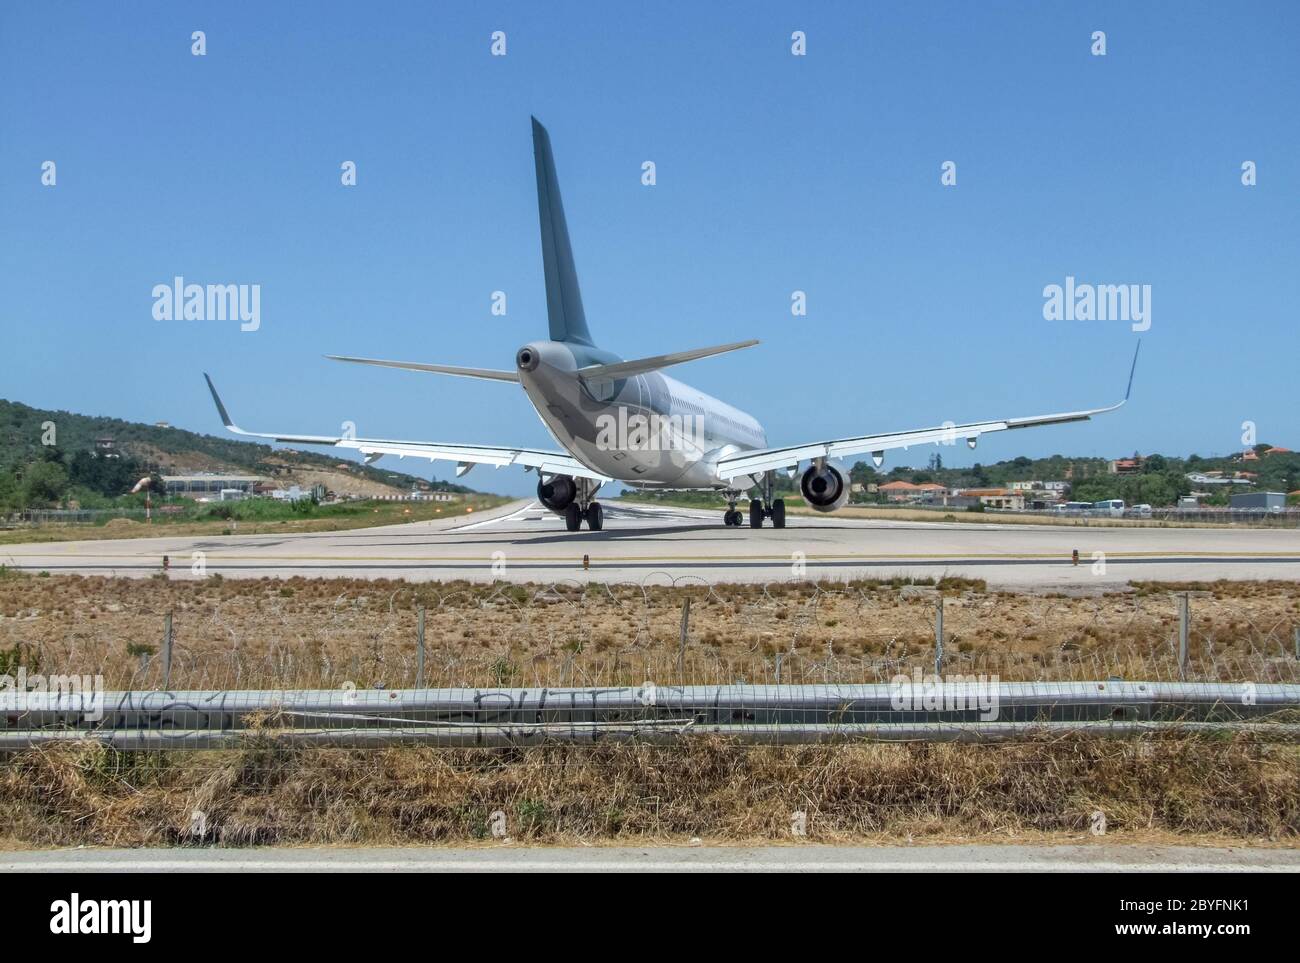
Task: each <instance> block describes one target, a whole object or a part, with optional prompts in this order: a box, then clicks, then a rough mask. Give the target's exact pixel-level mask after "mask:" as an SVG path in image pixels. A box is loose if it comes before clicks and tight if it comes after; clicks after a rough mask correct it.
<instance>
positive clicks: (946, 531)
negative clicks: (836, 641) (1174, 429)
mask: <svg viewBox="0 0 1300 963" xmlns="http://www.w3.org/2000/svg"><path fill="white" fill-rule="evenodd" d="M605 504H606V527H605V530H604V531H601V532H588V531H586V530H583V531H581V532H576V533H570V532H566V531H565V530H564V526H563V524H562V523H561V522H560V520H559V519H558V518H556V517H555V516H554V515H551V514H550V513H549V512H546V511H544V510H542V509H541V507H540V506H538V505H537V504H536V503H534V502H527V501H520V502H515V503H513V504H511V505H508V506H503V507H502V508H499V509H496V510H494V511H492V512H486V513H483V514H481V515H475V516H474V520H473V521H466V520H465V519H464V517H463V516H462V517H461V518H459V519H456V520H450V519H446V520H440V521H436V522H417V523H413V524H409V525H395V526H388V527H384V528H374V529H358V530H353V531H347V532H324V533H315V534H300V535H231V536H226V537H213V536H186V537H179V538H178V537H170V538H153V539H121V540H112V541H108V540H105V541H85V542H55V543H48V544H33V545H12V546H0V564H6V565H10V566H14V567H20V568H23V569H27V570H31V571H41V570H44V571H49V572H78V573H82V574H100V575H110V574H115V575H131V576H147V575H151V574H153V573H154V572H157V571H158V570H159V568H160V566H161V561H162V557H163V555H167V556H169V557H170V559H171V564H172V572H173V575H174V577H177V578H186V577H190V565H191V559H192V558H193V553H195V552H202V553H204V558H205V561H206V566H207V572H208V573H213V572H220V573H221V574H222V575H224V576H226V577H240V576H246V577H247V576H263V575H276V576H291V575H303V576H347V577H360V578H381V577H388V578H406V579H413V580H421V581H428V580H447V579H472V580H476V581H490V580H492V579H494V578H504V579H509V580H513V581H520V582H525V581H533V582H553V581H560V580H567V579H573V580H583V581H585V580H588V579H594V580H599V581H611V582H642V581H656V582H666V581H670V580H672V579H674V578H683V577H685V578H688V579H691V580H695V581H701V580H702V581H708V582H742V581H743V582H755V581H757V582H770V581H785V580H788V579H791V578H797V577H809V578H860V577H876V578H883V577H892V576H896V575H903V576H907V575H916V576H942V575H945V574H950V575H964V576H969V577H973V578H983V579H986V580H987V581H988V582H989V583H990V584H991V585H993V586H996V587H1006V588H1019V589H1028V588H1037V589H1066V588H1083V589H1090V588H1091V589H1096V588H1102V587H1112V586H1116V585H1122V584H1124V583H1126V582H1128V581H1130V580H1132V579H1164V580H1203V579H1216V578H1234V579H1270V578H1271V579H1300V530H1296V529H1265V530H1259V529H1244V528H1242V529H1229V528H1166V529H1162V528H1136V527H1133V528H1129V527H1122V528H1121V527H1116V528H1102V527H1093V528H1085V527H1077V526H1062V527H1056V526H1038V525H1009V524H971V523H952V522H949V523H944V522H911V521H891V520H865V519H850V518H841V517H836V516H834V515H830V516H825V517H804V516H799V517H794V516H792V517H791V518H790V520H789V527H787V528H786V529H784V530H781V531H777V530H775V529H772V528H770V527H768V528H763V529H760V530H754V529H750V528H749V527H748V526H745V527H743V528H727V527H724V526H723V525H722V524H721V523H720V520H721V512H719V511H695V510H688V509H672V508H662V507H658V506H641V505H630V504H628V505H619V504H617V503H605ZM1075 549H1077V550H1078V551H1079V555H1080V564H1079V565H1077V566H1075V565H1073V564H1072V562H1071V553H1072V551H1074V550H1075ZM1094 553H1103V555H1104V558H1103V556H1102V555H1099V556H1097V557H1096V561H1104V565H1098V564H1094ZM584 555H585V556H587V558H588V560H589V566H590V567H589V569H588V570H585V571H584V569H583V556H584Z"/></svg>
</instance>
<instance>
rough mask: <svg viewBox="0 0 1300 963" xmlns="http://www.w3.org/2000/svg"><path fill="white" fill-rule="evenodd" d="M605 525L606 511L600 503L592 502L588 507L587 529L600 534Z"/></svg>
mask: <svg viewBox="0 0 1300 963" xmlns="http://www.w3.org/2000/svg"><path fill="white" fill-rule="evenodd" d="M604 525H605V511H604V509H602V508H601V507H600V502H592V503H591V504H590V505H588V506H587V527H588V528H589V529H591V530H592V531H593V532H598V531H600V530H601V528H603V527H604Z"/></svg>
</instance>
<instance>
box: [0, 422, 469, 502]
mask: <svg viewBox="0 0 1300 963" xmlns="http://www.w3.org/2000/svg"><path fill="white" fill-rule="evenodd" d="M49 426H52V431H51V430H50V428H49ZM101 439H111V440H112V450H113V452H114V453H115V454H117V455H118V458H115V459H104V458H95V457H93V453H94V452H95V451H96V446H97V441H98V440H101ZM46 440H53V442H54V444H53V445H48V444H44V443H43V442H44V441H46ZM191 472H242V473H250V474H256V475H264V476H266V477H268V478H272V479H274V480H275V481H276V482H278V483H280V484H284V485H294V484H297V485H302V486H304V487H310V486H312V485H315V484H324V485H325V486H326V487H327V488H329V489H331V490H333V491H337V492H339V493H340V494H343V493H348V494H355V495H363V496H367V497H374V496H382V495H396V494H400V493H403V492H407V491H410V490H411V488H412V487H413V486H414V485H415V484H417V483H420V484H424V485H428V484H429V483H428V481H427V479H423V478H418V477H417V476H414V475H408V474H404V473H402V472H395V471H388V470H385V469H382V468H375V467H373V466H371V465H362V464H360V463H357V462H353V461H348V460H345V459H341V458H340V457H339V456H337V455H329V454H322V453H318V452H305V451H296V450H292V449H285V448H279V449H277V448H272V447H271V446H270V445H262V444H257V443H255V442H247V441H235V440H233V439H229V438H218V437H215V436H213V435H203V434H199V433H197V432H193V431H186V430H184V429H181V428H172V427H169V426H161V425H145V424H140V423H138V422H131V421H123V420H122V419H120V418H109V417H103V416H97V415H81V414H76V413H74V412H70V411H49V410H44V409H40V408H32V407H30V406H28V405H24V404H21V403H19V402H15V401H5V400H0V507H3V506H6V505H7V506H8V507H12V508H22V507H30V506H31V505H33V504H36V503H43V504H49V503H51V502H54V501H58V500H60V497H59V495H56V493H55V489H57V488H58V487H59V484H60V473H61V474H62V476H63V477H62V487H63V489H64V490H63V492H62V493H61V494H62V495H68V494H70V492H69V491H68V489H69V488H73V489H77V488H80V489H85V490H86V491H85V492H71V494H76V495H84V494H90V493H95V494H98V495H101V496H104V497H113V496H116V495H120V494H121V493H122V492H123V491H126V490H127V489H129V488H130V486H131V484H134V482H135V481H136V480H138V479H139V478H140V477H142V476H143V475H145V474H150V473H156V474H161V475H169V474H186V473H191ZM40 479H43V481H41V484H40V485H38V486H36V489H35V490H33V487H32V485H31V484H25V482H29V483H34V482H36V481H38V480H40ZM431 487H433V488H436V489H440V490H444V491H454V492H470V491H471V489H469V488H466V487H464V486H462V485H453V484H449V483H446V482H434V483H433V484H432V486H431ZM80 500H82V501H83V502H84V501H86V499H85V498H84V497H83V498H81V499H80Z"/></svg>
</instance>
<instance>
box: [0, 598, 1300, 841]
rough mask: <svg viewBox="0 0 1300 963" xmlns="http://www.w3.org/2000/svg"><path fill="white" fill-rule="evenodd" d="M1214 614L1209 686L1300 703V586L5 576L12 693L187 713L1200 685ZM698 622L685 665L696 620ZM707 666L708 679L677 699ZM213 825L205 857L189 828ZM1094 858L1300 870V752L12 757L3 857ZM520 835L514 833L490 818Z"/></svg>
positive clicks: (922, 746)
mask: <svg viewBox="0 0 1300 963" xmlns="http://www.w3.org/2000/svg"><path fill="white" fill-rule="evenodd" d="M1179 592H1189V593H1191V597H1192V606H1193V608H1192V611H1193V627H1194V630H1193V634H1192V641H1193V645H1192V662H1191V666H1190V673H1189V675H1190V678H1193V679H1218V680H1223V681H1229V680H1231V681H1242V680H1247V679H1249V680H1253V681H1259V682H1265V681H1287V682H1297V681H1300V675H1298V669H1297V667H1298V666H1300V662H1297V660H1296V659H1295V657H1294V655H1293V654H1292V652H1291V651H1290V645H1291V640H1292V638H1293V635H1292V633H1293V630H1294V627H1295V625H1296V624H1298V623H1300V585H1297V584H1295V583H1283V582H1263V583H1241V582H1232V583H1226V582H1225V583H1205V584H1195V585H1163V584H1155V583H1142V584H1138V585H1136V586H1135V587H1134V588H1133V589H1132V590H1130V591H1125V592H1116V593H1113V594H1110V595H1105V596H1100V597H1089V598H1075V597H1063V596H1022V595H1013V594H1010V593H997V592H989V591H988V590H987V589H986V588H985V587H984V585H983V584H982V583H980V582H977V581H968V580H962V579H945V580H942V581H941V582H939V583H937V584H918V583H904V582H901V581H898V582H856V583H847V584H846V583H822V584H811V583H791V584H782V585H771V586H755V585H742V586H715V587H713V588H704V587H698V588H690V589H681V588H677V589H673V588H667V587H645V588H642V587H641V586H614V587H604V586H586V587H579V586H573V585H560V586H545V585H505V584H498V585H490V586H484V585H471V584H469V583H447V584H419V585H412V584H409V583H405V582H401V581H383V580H377V581H362V580H358V581H347V580H308V579H288V580H279V579H261V580H253V579H249V580H243V579H241V580H222V579H220V578H216V577H214V578H210V579H208V580H206V581H202V582H193V581H183V582H182V581H176V582H173V581H169V580H167V579H165V578H163V577H157V578H154V579H107V578H83V577H78V576H55V577H40V576H32V575H18V574H14V573H6V574H4V576H3V577H0V671H5V672H11V671H13V670H14V669H15V668H16V667H18V666H26V667H27V668H28V670H29V671H31V672H56V671H60V672H73V671H75V672H77V673H91V674H93V673H100V674H102V675H104V676H105V684H106V686H107V687H108V688H122V687H131V688H137V689H150V688H156V687H158V686H159V685H160V684H161V669H160V660H159V658H158V652H159V644H160V641H161V638H162V619H163V616H164V614H165V613H168V612H171V613H173V615H174V629H175V653H174V664H173V667H172V686H173V687H174V688H183V687H195V688H223V687H225V688H254V687H257V688H261V687H278V686H284V687H308V686H311V687H336V686H343V685H345V684H347V683H353V684H355V685H356V686H358V687H369V686H375V685H384V686H387V687H389V688H395V687H399V686H410V685H412V684H413V683H414V673H415V651H416V649H415V639H416V620H417V612H418V610H419V608H420V607H424V608H425V610H426V616H427V619H426V638H427V644H428V664H427V670H426V671H427V677H426V684H429V685H433V686H458V685H521V686H537V685H546V684H550V685H555V684H559V685H569V684H572V685H604V684H641V683H643V682H645V681H647V680H658V681H661V682H667V683H672V682H676V681H678V680H679V678H681V681H687V682H737V681H740V682H763V681H767V682H771V681H776V679H775V673H776V672H777V671H778V670H777V666H778V665H780V667H781V668H780V670H779V671H780V672H781V673H782V675H781V681H784V682H795V683H797V682H801V681H807V682H823V681H845V682H850V681H887V680H888V678H890V677H891V676H892V675H894V674H896V673H898V672H909V671H910V670H911V667H912V666H914V665H916V666H921V667H926V668H928V667H930V666H932V664H933V645H934V642H933V615H934V611H935V606H936V605H937V603H938V600H939V599H940V598H942V599H943V601H944V606H945V612H946V617H945V628H946V630H947V632H946V635H947V639H948V642H947V644H948V647H949V649H948V651H949V655H948V659H949V661H948V665H949V667H950V668H949V669H948V671H958V672H964V673H971V672H980V671H989V672H994V673H997V674H999V675H1000V676H1001V677H1002V678H1003V679H1006V680H1012V679H1042V678H1049V679H1050V678H1088V679H1105V678H1108V677H1110V676H1123V677H1125V678H1130V679H1139V678H1141V679H1152V678H1156V679H1160V678H1164V679H1169V678H1177V677H1178V671H1177V665H1176V662H1175V660H1174V657H1173V644H1172V640H1173V637H1174V633H1175V626H1176V620H1177V613H1176V607H1175V606H1176V595H1177V593H1179ZM688 597H689V598H690V600H691V608H690V619H689V622H688V625H687V634H686V635H687V637H686V643H685V646H684V647H683V645H682V632H681V623H682V607H683V603H684V601H685V599H686V598H688ZM679 658H681V659H682V663H683V666H684V673H683V676H684V677H679V675H678V673H677V668H676V666H677V664H678V659H679ZM196 812H198V813H201V814H202V826H203V832H202V833H201V834H196V833H195V831H194V829H193V827H194V825H195V823H194V818H195V817H194V814H195V813H196ZM796 812H802V813H804V814H805V816H806V821H807V837H806V838H808V839H810V840H814V841H826V842H830V841H855V842H862V841H868V842H869V841H873V840H875V841H882V842H898V841H913V840H927V841H936V842H945V841H958V840H962V841H970V840H995V839H996V840H1011V839H1014V840H1021V841H1023V840H1045V841H1048V840H1050V841H1062V840H1072V839H1073V840H1078V839H1093V838H1094V837H1093V835H1092V832H1091V827H1093V826H1094V825H1095V824H1096V823H1095V820H1096V818H1097V817H1096V815H1095V814H1097V813H1101V814H1103V816H1104V818H1105V821H1106V824H1107V827H1108V829H1107V833H1108V836H1109V838H1111V839H1115V840H1122V841H1140V840H1145V839H1152V840H1163V841H1168V840H1170V839H1174V840H1177V841H1179V842H1211V843H1220V844H1222V843H1225V842H1229V843H1232V844H1234V845H1235V844H1242V843H1251V844H1265V845H1277V844H1283V845H1294V844H1295V843H1296V841H1297V839H1300V748H1298V747H1296V746H1290V745H1281V744H1273V743H1268V742H1265V741H1263V740H1261V739H1260V738H1259V737H1258V736H1254V735H1250V734H1243V735H1239V736H1234V737H1202V736H1186V735H1184V736H1151V737H1144V738H1142V739H1140V740H1133V741H1108V740H1103V739H1098V738H1087V737H1067V738H1055V739H1050V738H1043V739H1038V740H1035V741H1029V742H1024V743H1016V744H1003V745H960V744H930V743H924V742H920V743H912V744H889V745H884V744H846V745H838V746H808V747H745V746H738V745H735V744H731V743H728V742H726V741H725V740H723V739H715V738H698V739H690V740H686V741H683V742H682V743H680V744H677V745H673V746H650V745H637V744H622V745H606V744H600V745H597V746H587V747H565V746H546V747H536V748H528V749H511V750H495V751H493V750H435V749H426V748H413V747H404V748H393V749H385V750H375V751H358V750H325V749H302V748H290V747H285V746H283V745H277V744H275V743H273V742H271V741H270V740H268V739H265V738H263V737H261V736H259V735H258V734H257V733H256V732H253V733H250V735H249V737H248V740H247V742H246V744H245V745H244V746H243V747H242V748H240V749H235V750H221V751H213V752H190V751H164V752H119V751H114V750H108V749H105V748H103V747H100V746H96V745H80V746H73V745H64V746H54V747H47V748H44V749H40V750H26V751H22V752H17V753H11V754H8V755H5V756H0V845H4V846H10V847H14V846H67V845H83V844H84V845H111V846H144V845H192V844H212V843H217V844H223V845H253V844H308V843H313V844H341V845H361V844H402V843H409V844H416V843H422V844H427V843H447V844H463V843H466V842H472V841H474V840H484V841H486V842H491V841H492V839H491V826H492V825H493V820H494V818H504V819H505V820H506V831H507V832H508V834H509V835H510V836H511V837H512V838H515V839H520V840H528V841H535V842H539V843H574V842H585V843H620V842H624V843H642V842H646V843H648V842H655V841H657V842H685V841H686V840H688V839H690V838H693V837H698V838H700V839H703V840H705V841H713V842H746V841H755V840H781V839H787V840H789V839H791V838H792V837H791V820H792V818H793V816H794V814H795V813H796ZM494 813H502V814H504V816H503V817H494V816H493V814H494Z"/></svg>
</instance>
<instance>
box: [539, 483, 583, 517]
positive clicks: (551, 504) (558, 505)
mask: <svg viewBox="0 0 1300 963" xmlns="http://www.w3.org/2000/svg"><path fill="white" fill-rule="evenodd" d="M577 497H578V486H577V485H575V484H574V483H573V479H572V478H571V477H569V476H568V475H552V476H551V477H550V478H549V479H543V480H542V481H539V482H538V483H537V500H538V501H539V502H541V503H542V504H543V505H545V506H546V507H547V508H549V509H550V510H551V511H553V512H563V511H564V510H565V509H566V508H568V507H569V505H570V504H572V502H573V500H574V499H575V498H577Z"/></svg>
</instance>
